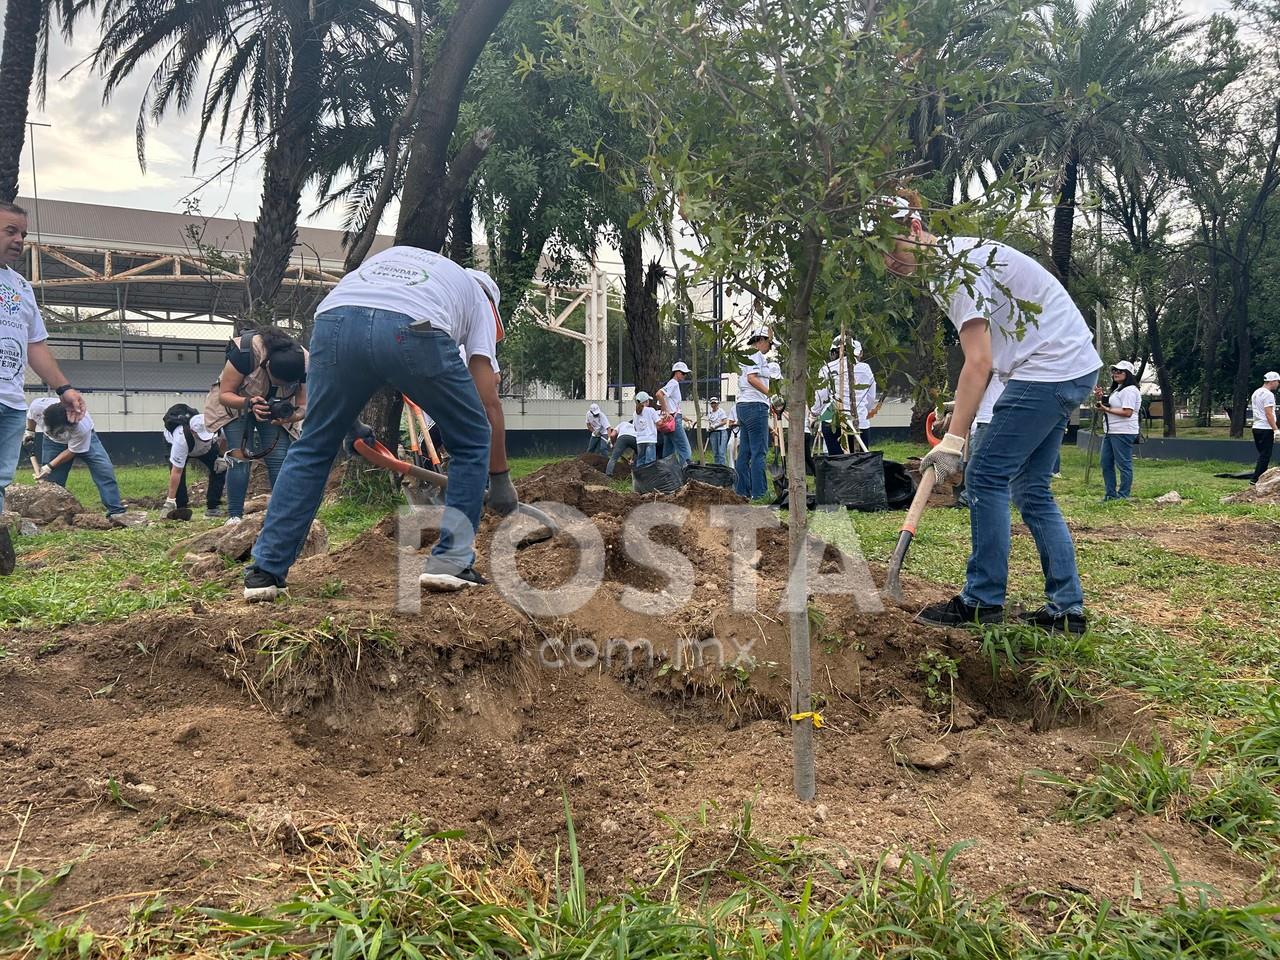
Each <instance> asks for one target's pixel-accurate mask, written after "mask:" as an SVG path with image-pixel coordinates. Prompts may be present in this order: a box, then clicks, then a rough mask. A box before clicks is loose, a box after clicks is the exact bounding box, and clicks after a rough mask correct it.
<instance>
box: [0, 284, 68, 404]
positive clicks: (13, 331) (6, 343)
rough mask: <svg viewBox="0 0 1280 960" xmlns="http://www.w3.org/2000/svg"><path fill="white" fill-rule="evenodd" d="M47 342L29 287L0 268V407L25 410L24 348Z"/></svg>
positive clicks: (25, 351) (25, 349)
mask: <svg viewBox="0 0 1280 960" xmlns="http://www.w3.org/2000/svg"><path fill="white" fill-rule="evenodd" d="M48 339H49V333H48V331H46V330H45V328H44V318H43V317H42V316H40V307H39V306H38V305H37V304H36V295H35V291H33V290H32V289H31V284H29V283H27V281H26V280H25V279H23V277H22V275H21V274H19V273H18V271H16V270H14V269H13V268H12V267H0V404H3V405H4V406H6V407H9V408H10V409H11V410H25V409H27V397H26V394H25V393H23V392H22V386H23V384H24V383H25V382H26V375H27V345H28V344H31V343H39V342H40V341H42V340H48ZM54 386H55V387H56V386H61V384H56V383H55V384H54Z"/></svg>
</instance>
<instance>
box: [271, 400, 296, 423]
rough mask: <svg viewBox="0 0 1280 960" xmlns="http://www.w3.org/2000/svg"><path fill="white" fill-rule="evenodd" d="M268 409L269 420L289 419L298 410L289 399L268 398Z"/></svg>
mask: <svg viewBox="0 0 1280 960" xmlns="http://www.w3.org/2000/svg"><path fill="white" fill-rule="evenodd" d="M267 409H268V410H269V411H270V412H269V413H268V414H267V416H266V419H267V420H288V419H289V418H290V417H292V416H293V415H294V414H295V413H297V411H298V408H297V407H296V406H294V405H293V403H292V402H291V401H289V400H268V401H267Z"/></svg>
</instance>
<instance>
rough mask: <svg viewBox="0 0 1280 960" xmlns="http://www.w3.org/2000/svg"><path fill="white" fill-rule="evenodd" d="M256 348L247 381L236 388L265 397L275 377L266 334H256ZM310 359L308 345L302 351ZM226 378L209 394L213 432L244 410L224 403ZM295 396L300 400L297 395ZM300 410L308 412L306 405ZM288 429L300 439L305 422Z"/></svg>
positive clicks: (208, 422) (207, 412)
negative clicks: (269, 362)
mask: <svg viewBox="0 0 1280 960" xmlns="http://www.w3.org/2000/svg"><path fill="white" fill-rule="evenodd" d="M252 348H253V369H252V370H250V371H249V373H248V374H247V375H246V376H245V378H244V383H242V384H241V385H240V389H239V390H237V391H236V393H237V394H239V395H240V396H242V397H265V396H266V395H267V394H268V393H269V392H270V390H271V377H270V376H268V374H267V367H266V360H267V348H266V346H265V345H264V344H263V342H262V337H261V336H258V335H255V336H254V338H253V340H252ZM302 355H303V357H304V358H305V359H306V362H308V363H309V362H310V360H311V354H309V353H308V352H307V351H306V349H305V348H304V349H303V351H302ZM221 384H222V378H221V377H219V378H218V380H217V381H216V382H215V383H214V385H213V386H212V387H210V388H209V395H208V396H207V397H205V401H204V425H205V429H206V430H209V431H211V432H212V431H215V430H221V429H222V428H223V427H225V426H226V425H227V424H228V423H230V422H231V421H232V420H234V419H236V417H238V416H240V414H241V413H242V412H243V411H242V410H238V409H233V408H231V407H228V406H227V405H226V404H224V403H223V402H222V386H221ZM287 399H292V400H293V401H294V403H297V400H296V398H292V397H290V398H287ZM298 411H299V412H300V413H304V414H305V413H306V404H300V405H299V406H298ZM284 429H285V432H286V433H288V434H289V436H291V437H293V439H295V440H297V439H298V436H299V435H300V434H301V433H302V421H301V420H297V421H295V422H294V423H290V424H287V425H286V426H285V428H284Z"/></svg>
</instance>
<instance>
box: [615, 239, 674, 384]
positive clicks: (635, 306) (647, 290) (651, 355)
mask: <svg viewBox="0 0 1280 960" xmlns="http://www.w3.org/2000/svg"><path fill="white" fill-rule="evenodd" d="M621 249H622V312H623V314H624V316H625V317H626V321H627V345H628V346H629V347H630V348H631V362H632V366H633V367H634V369H635V378H636V382H635V385H636V389H637V390H646V391H648V392H650V393H652V392H653V391H654V390H655V389H657V387H658V386H660V385H661V384H662V383H663V382H664V380H663V378H662V373H663V371H662V334H661V329H660V327H659V324H658V284H659V283H660V282H661V280H662V277H663V269H662V267H661V266H660V265H659V264H657V263H651V264H649V269H648V271H647V272H646V271H645V267H644V234H643V233H642V232H641V231H640V230H638V229H635V228H633V227H625V228H624V229H623V230H622V243H621ZM619 373H621V371H619ZM619 382H621V381H619Z"/></svg>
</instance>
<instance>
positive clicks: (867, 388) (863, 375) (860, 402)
mask: <svg viewBox="0 0 1280 960" xmlns="http://www.w3.org/2000/svg"><path fill="white" fill-rule="evenodd" d="M849 346H850V348H851V349H852V351H853V359H854V361H855V362H854V365H853V388H854V390H855V391H856V392H855V395H854V401H853V402H854V405H855V406H856V407H857V411H858V433H860V434H861V435H862V442H863V443H864V444H865V445H866V446H868V447H870V446H871V411H872V410H874V409H875V406H876V398H877V397H878V396H879V394H878V392H877V390H876V375H875V372H874V371H873V370H872V369H871V364H869V363H867V362H866V360H864V359H863V358H862V342H861V341H860V340H854V341H853V342H852V343H851V344H850V345H849Z"/></svg>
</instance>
